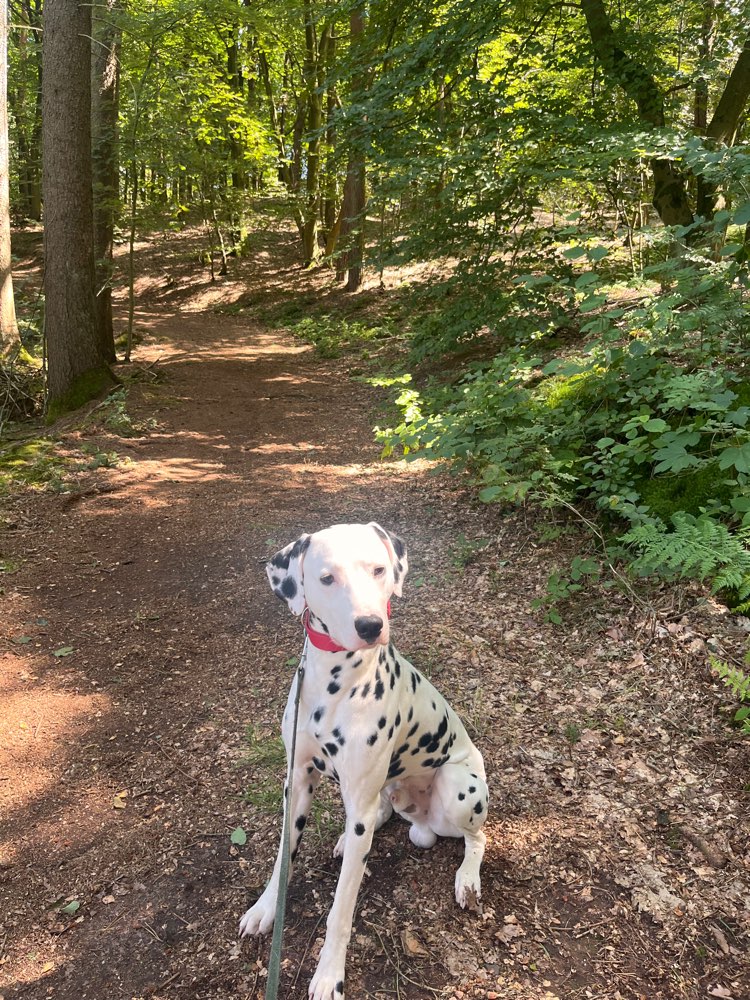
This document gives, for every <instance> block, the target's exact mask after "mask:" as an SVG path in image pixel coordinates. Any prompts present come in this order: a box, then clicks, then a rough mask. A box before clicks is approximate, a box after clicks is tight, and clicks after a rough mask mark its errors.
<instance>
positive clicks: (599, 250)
mask: <svg viewBox="0 0 750 1000" xmlns="http://www.w3.org/2000/svg"><path fill="white" fill-rule="evenodd" d="M607 256H609V250H607V248H606V247H593V248H592V249H591V250H589V258H590V259H591V260H593V261H594V262H597V261H600V260H603V259H604V258H605V257H607Z"/></svg>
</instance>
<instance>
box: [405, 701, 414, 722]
mask: <svg viewBox="0 0 750 1000" xmlns="http://www.w3.org/2000/svg"><path fill="white" fill-rule="evenodd" d="M413 718H414V706H413V705H410V706H409V714H408V715H407V716H406V721H407V722H411V720H412V719H413Z"/></svg>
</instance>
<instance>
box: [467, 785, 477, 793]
mask: <svg viewBox="0 0 750 1000" xmlns="http://www.w3.org/2000/svg"><path fill="white" fill-rule="evenodd" d="M476 790H477V787H476V785H469V795H473V794H474V792H475V791H476Z"/></svg>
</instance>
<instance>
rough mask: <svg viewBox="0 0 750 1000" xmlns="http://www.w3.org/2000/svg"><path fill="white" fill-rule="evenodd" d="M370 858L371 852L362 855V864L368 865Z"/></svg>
mask: <svg viewBox="0 0 750 1000" xmlns="http://www.w3.org/2000/svg"><path fill="white" fill-rule="evenodd" d="M369 857H370V852H369V851H368V852H367V854H363V855H362V864H363V865H366V864H367V859H368V858H369Z"/></svg>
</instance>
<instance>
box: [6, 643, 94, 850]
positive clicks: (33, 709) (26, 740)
mask: <svg viewBox="0 0 750 1000" xmlns="http://www.w3.org/2000/svg"><path fill="white" fill-rule="evenodd" d="M31 670H32V667H31V664H30V662H29V661H28V660H23V659H21V658H20V657H14V656H11V657H10V658H8V657H7V656H6V658H5V660H4V663H3V673H2V674H0V747H2V748H3V749H2V752H1V753H0V778H2V776H3V772H4V771H5V770H6V768H5V766H4V763H5V764H7V765H8V768H10V763H11V761H12V764H13V768H14V770H15V773H16V775H17V776H18V775H19V774H22V778H20V780H19V778H18V777H17V778H16V780H14V781H13V783H12V785H11V783H9V782H5V781H2V780H0V813H6V814H7V812H8V811H10V809H11V807H12V809H13V811H14V812H22V811H23V810H30V811H31V810H32V809H33V806H34V803H35V802H36V801H37V800H38V799H40V798H42V797H43V796H45V797H47V796H49V797H52V798H55V799H56V800H60V799H62V798H63V797H64V795H63V792H62V791H61V788H60V785H59V783H58V772H59V770H60V768H61V766H64V765H65V759H64V752H63V753H62V754H61V746H60V743H61V741H63V742H64V743H71V744H72V743H74V741H75V738H76V737H79V738H81V737H83V733H84V732H85V731H88V729H89V727H90V726H91V725H92V724H94V725H95V721H94V720H96V719H97V718H99V717H100V716H101V715H102V714H103V713H104V712H105V711H108V710H109V709H110V708H111V702H110V700H109V698H107V697H105V696H104V695H101V694H96V693H92V694H81V693H76V694H71V693H69V692H65V691H50V690H49V689H46V690H45V691H44V694H43V696H40V690H39V687H38V685H37V683H36V682H37V680H38V677H37V675H36V674H34V673H32V672H31ZM76 808H78V806H76ZM70 823H71V825H74V817H73V816H71V818H70ZM34 832H35V835H38V828H37V827H36V826H34ZM47 837H51V838H52V839H53V841H54V840H55V839H58V838H61V837H62V838H63V839H64V837H65V831H64V830H63V829H62V828H61V827H60V826H59V824H58V823H57V822H55V830H54V831H49V832H48V834H47ZM18 849H19V845H18V843H17V842H16V841H10V840H6V839H0V864H10V863H11V862H12V861H13V859H14V858H15V857H16V854H17V851H18Z"/></svg>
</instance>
